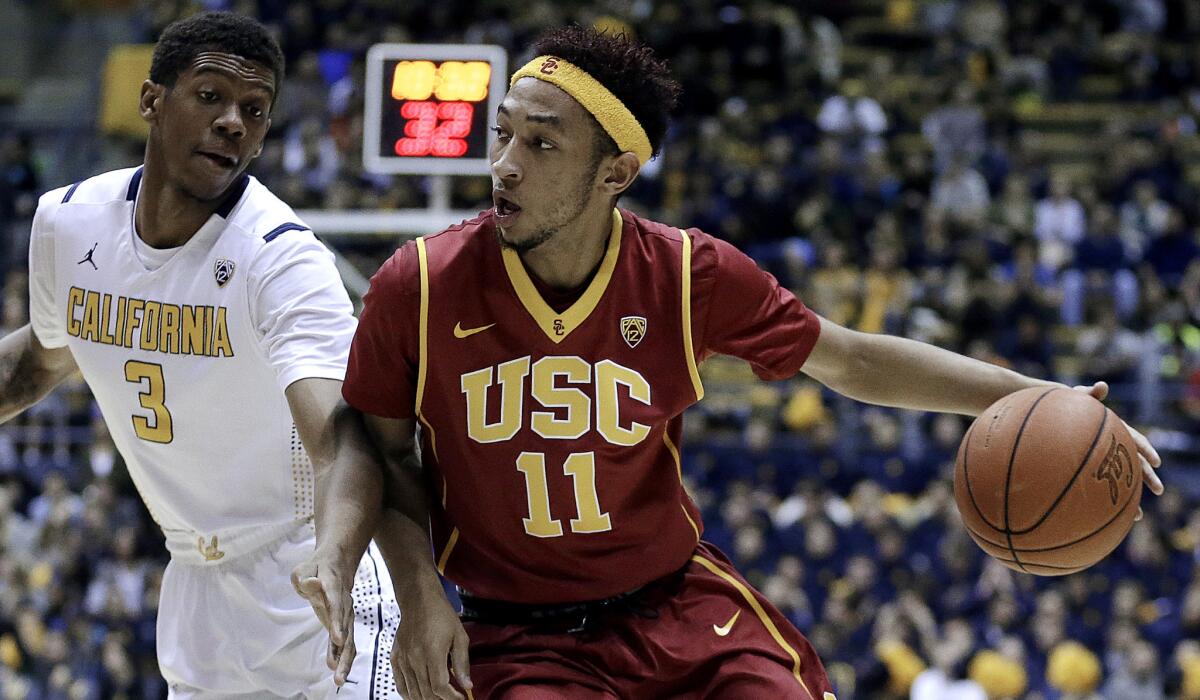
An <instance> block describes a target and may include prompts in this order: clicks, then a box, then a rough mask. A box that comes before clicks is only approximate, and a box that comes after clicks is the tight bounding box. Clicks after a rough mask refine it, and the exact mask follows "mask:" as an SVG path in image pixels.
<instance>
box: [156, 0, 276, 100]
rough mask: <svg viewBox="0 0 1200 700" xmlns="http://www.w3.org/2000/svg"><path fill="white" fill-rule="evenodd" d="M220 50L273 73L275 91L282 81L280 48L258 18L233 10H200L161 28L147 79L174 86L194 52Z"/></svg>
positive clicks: (191, 59)
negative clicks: (161, 31) (261, 66)
mask: <svg viewBox="0 0 1200 700" xmlns="http://www.w3.org/2000/svg"><path fill="white" fill-rule="evenodd" d="M204 51H222V52H225V53H231V54H234V55H235V56H240V57H242V58H244V59H246V60H249V61H254V62H255V63H261V64H262V65H264V66H266V67H267V68H269V69H270V70H271V72H272V73H274V75H275V91H276V94H278V92H279V87H280V82H281V81H282V80H283V63H284V61H283V51H281V50H280V48H279V44H278V42H276V41H275V38H274V37H272V36H271V33H270V32H269V31H267V28H266V27H264V26H263V25H262V24H260V23H259V22H258V21H257V20H255V19H252V18H250V17H246V16H244V15H239V14H236V13H233V12H201V13H199V14H195V15H192V16H191V17H188V18H186V19H181V20H178V21H176V22H172V23H171V24H170V25H169V26H168V27H167V28H166V29H164V30H163V33H162V36H161V37H159V39H158V45H156V46H155V47H154V58H153V59H151V61H150V79H151V80H153V81H154V82H156V83H158V84H159V85H166V86H168V87H171V86H174V85H175V81H176V80H177V79H178V78H179V74H180V73H182V72H183V71H185V70H187V68H188V66H190V65H191V64H192V61H193V60H195V58H196V55H197V54H199V53H202V52H204Z"/></svg>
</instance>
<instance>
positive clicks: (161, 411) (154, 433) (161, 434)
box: [125, 360, 175, 445]
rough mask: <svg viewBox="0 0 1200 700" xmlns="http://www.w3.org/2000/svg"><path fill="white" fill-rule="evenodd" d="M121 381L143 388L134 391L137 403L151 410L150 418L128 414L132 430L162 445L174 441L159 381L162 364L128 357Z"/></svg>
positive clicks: (165, 397)
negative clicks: (140, 390) (152, 418)
mask: <svg viewBox="0 0 1200 700" xmlns="http://www.w3.org/2000/svg"><path fill="white" fill-rule="evenodd" d="M125 381H127V382H132V383H134V384H137V385H139V387H141V388H144V389H145V391H142V392H139V393H138V403H140V404H141V406H142V408H147V409H150V410H151V411H152V412H153V413H154V420H153V421H151V420H150V419H149V418H147V417H145V416H139V415H134V416H132V420H133V432H135V433H137V436H138V437H140V438H141V439H143V440H146V441H147V442H157V443H160V444H164V445H165V444H167V443H169V442H171V441H172V440H174V439H175V433H174V429H173V428H172V420H171V412H170V411H169V410H167V405H166V403H165V401H166V399H167V389H166V384H165V383H164V382H163V369H162V365H155V364H151V363H149V362H138V361H137V360H130V361H129V362H126V363H125ZM143 382H145V383H144V384H143Z"/></svg>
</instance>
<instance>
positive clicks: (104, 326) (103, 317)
mask: <svg viewBox="0 0 1200 700" xmlns="http://www.w3.org/2000/svg"><path fill="white" fill-rule="evenodd" d="M117 303H118V304H119V303H120V297H118V298H117ZM110 325H112V295H111V294H105V295H104V306H103V311H101V313H100V342H101V343H104V344H105V345H112V344H113V340H114V338H113V334H112V333H109V332H108V328H109V326H110Z"/></svg>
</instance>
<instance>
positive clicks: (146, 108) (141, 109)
mask: <svg viewBox="0 0 1200 700" xmlns="http://www.w3.org/2000/svg"><path fill="white" fill-rule="evenodd" d="M166 92H167V89H166V87H165V86H163V85H159V84H158V83H156V82H154V81H153V80H143V81H142V94H141V96H140V98H139V99H138V114H140V115H141V117H142V120H143V121H146V122H148V123H151V124H152V123H154V122H155V121H156V120H157V119H158V113H159V109H160V108H161V107H162V100H163V97H164V96H165V95H166Z"/></svg>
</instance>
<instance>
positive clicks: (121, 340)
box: [113, 297, 129, 347]
mask: <svg viewBox="0 0 1200 700" xmlns="http://www.w3.org/2000/svg"><path fill="white" fill-rule="evenodd" d="M128 305H129V300H128V299H126V298H125V297H117V325H116V326H115V327H114V328H113V334H114V337H113V340H114V344H115V345H117V346H118V347H125V307H126V306H128Z"/></svg>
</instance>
